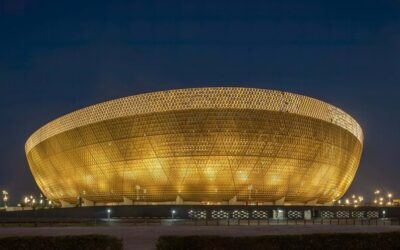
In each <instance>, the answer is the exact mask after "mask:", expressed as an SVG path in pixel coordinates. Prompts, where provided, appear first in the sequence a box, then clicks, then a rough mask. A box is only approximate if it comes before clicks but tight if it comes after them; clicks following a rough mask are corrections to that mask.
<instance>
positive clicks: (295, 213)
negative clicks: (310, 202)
mask: <svg viewBox="0 0 400 250" xmlns="http://www.w3.org/2000/svg"><path fill="white" fill-rule="evenodd" d="M288 218H289V219H301V218H303V212H302V211H296V210H289V211H288Z"/></svg>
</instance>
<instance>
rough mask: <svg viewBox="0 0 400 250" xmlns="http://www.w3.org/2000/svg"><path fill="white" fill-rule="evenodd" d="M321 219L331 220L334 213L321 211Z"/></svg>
mask: <svg viewBox="0 0 400 250" xmlns="http://www.w3.org/2000/svg"><path fill="white" fill-rule="evenodd" d="M321 217H322V218H323V219H333V218H335V213H334V212H332V211H321Z"/></svg>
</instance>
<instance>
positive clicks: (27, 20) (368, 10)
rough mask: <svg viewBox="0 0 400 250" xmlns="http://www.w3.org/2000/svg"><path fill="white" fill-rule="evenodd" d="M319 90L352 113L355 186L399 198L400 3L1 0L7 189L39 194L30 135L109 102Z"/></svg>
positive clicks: (15, 196) (0, 83)
mask: <svg viewBox="0 0 400 250" xmlns="http://www.w3.org/2000/svg"><path fill="white" fill-rule="evenodd" d="M206 86H242V87H257V88H268V89H278V90H285V91H290V92H295V93H299V94H304V95H308V96H312V97H315V98H318V99H321V100H324V101H327V102H329V103H331V104H333V105H336V106H338V107H340V108H342V109H344V110H345V111H346V112H348V113H350V114H351V115H353V117H354V118H356V119H357V120H358V121H359V123H360V124H361V126H362V127H363V129H364V134H365V147H364V153H363V157H362V161H361V165H360V168H359V171H358V173H357V175H356V178H355V180H354V182H353V184H352V186H351V188H350V190H349V194H350V193H353V192H355V193H362V194H364V195H365V196H367V195H368V194H370V193H372V191H373V190H374V189H376V188H381V189H383V190H388V191H392V192H394V194H395V196H398V197H400V181H399V179H400V166H399V162H400V151H399V150H400V146H399V142H400V131H399V129H400V1H399V0H396V1H385V0H381V1H371V0H364V1H340V0H339V1H300V0H293V1H285V0H283V1H282V0H280V1H279V0H277V1H238V0H231V1H229V0H227V1H222V0H218V1H211V0H210V1H207V0H204V1H200V0H199V1H190V0H181V1H167V0H160V1H154V0H147V1H102V0H97V1H72V0H71V1H61V0H60V1H44V0H43V1H40V0H0V95H1V96H0V114H1V116H0V117H1V118H0V119H1V120H0V138H1V142H0V188H1V189H3V188H6V189H7V190H8V191H9V193H10V195H11V200H12V202H13V203H17V202H19V201H20V199H21V197H22V195H25V194H28V193H33V192H36V193H38V189H37V188H36V184H35V182H34V180H33V178H32V175H31V173H30V170H29V168H28V164H27V162H26V159H25V154H24V144H25V141H26V139H27V138H28V137H29V135H30V134H32V133H33V132H34V131H35V130H36V129H38V128H39V127H40V126H42V125H44V124H45V123H47V122H49V121H51V120H52V119H54V118H57V117H59V116H61V115H63V114H66V113H68V112H71V111H73V110H75V109H79V108H82V107H84V106H87V105H90V104H95V103H98V102H102V101H105V100H109V99H113V98H117V97H123V96H128V95H133V94H137V93H143V92H149V91H156V90H165V89H173V88H185V87H206Z"/></svg>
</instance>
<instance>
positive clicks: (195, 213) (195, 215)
mask: <svg viewBox="0 0 400 250" xmlns="http://www.w3.org/2000/svg"><path fill="white" fill-rule="evenodd" d="M189 218H191V219H206V218H207V212H206V211H201V210H190V211H189Z"/></svg>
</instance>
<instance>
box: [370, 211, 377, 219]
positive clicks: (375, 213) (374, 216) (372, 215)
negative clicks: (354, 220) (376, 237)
mask: <svg viewBox="0 0 400 250" xmlns="http://www.w3.org/2000/svg"><path fill="white" fill-rule="evenodd" d="M367 218H379V212H378V211H367Z"/></svg>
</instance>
